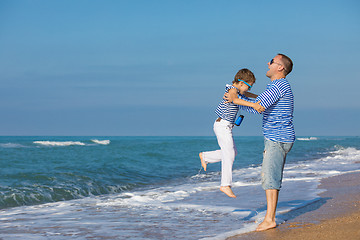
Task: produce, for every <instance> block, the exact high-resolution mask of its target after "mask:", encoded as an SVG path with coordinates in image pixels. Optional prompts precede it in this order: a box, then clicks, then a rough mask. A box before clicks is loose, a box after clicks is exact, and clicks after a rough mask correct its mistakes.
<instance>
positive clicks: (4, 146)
mask: <svg viewBox="0 0 360 240" xmlns="http://www.w3.org/2000/svg"><path fill="white" fill-rule="evenodd" d="M0 147H1V148H24V147H26V146H24V145H21V144H19V143H11V142H10V143H1V144H0Z"/></svg>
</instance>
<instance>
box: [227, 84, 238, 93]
mask: <svg viewBox="0 0 360 240" xmlns="http://www.w3.org/2000/svg"><path fill="white" fill-rule="evenodd" d="M232 88H235V89H236V90H238V89H237V88H236V87H234V86H233V85H230V84H226V85H225V90H226V91H229V90H230V89H232Z"/></svg>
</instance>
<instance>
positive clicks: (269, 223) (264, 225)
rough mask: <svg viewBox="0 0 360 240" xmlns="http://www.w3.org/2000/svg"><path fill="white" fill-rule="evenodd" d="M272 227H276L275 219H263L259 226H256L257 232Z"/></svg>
mask: <svg viewBox="0 0 360 240" xmlns="http://www.w3.org/2000/svg"><path fill="white" fill-rule="evenodd" d="M271 228H276V222H275V221H265V220H264V221H263V222H262V223H260V224H259V226H258V227H257V228H256V231H257V232H261V231H265V230H268V229H271Z"/></svg>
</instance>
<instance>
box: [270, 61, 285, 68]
mask: <svg viewBox="0 0 360 240" xmlns="http://www.w3.org/2000/svg"><path fill="white" fill-rule="evenodd" d="M269 63H270V65H271V64H273V63H276V64H279V65H281V66H283V67H284V65H282V64H281V63H278V62H275V61H274V59H271V60H270V62H269ZM284 69H285V67H284Z"/></svg>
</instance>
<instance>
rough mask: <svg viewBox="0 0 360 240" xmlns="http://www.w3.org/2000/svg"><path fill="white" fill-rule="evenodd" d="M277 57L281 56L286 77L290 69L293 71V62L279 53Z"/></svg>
mask: <svg viewBox="0 0 360 240" xmlns="http://www.w3.org/2000/svg"><path fill="white" fill-rule="evenodd" d="M278 55H279V56H281V62H282V63H283V64H284V73H285V76H286V75H288V74H289V73H291V71H292V69H293V62H292V61H291V59H290V58H289V57H288V56H286V55H284V54H281V53H278Z"/></svg>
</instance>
